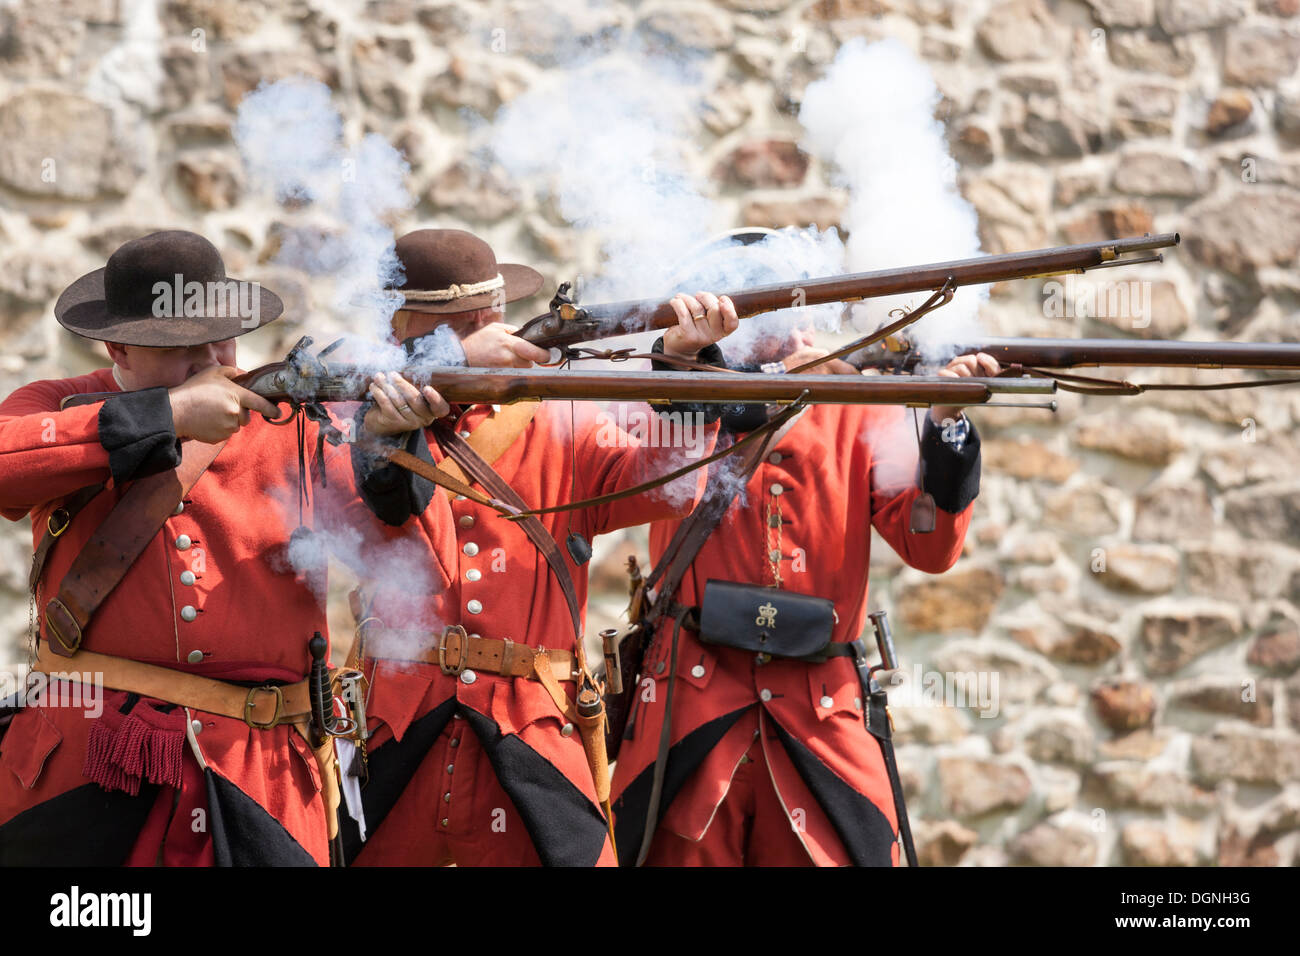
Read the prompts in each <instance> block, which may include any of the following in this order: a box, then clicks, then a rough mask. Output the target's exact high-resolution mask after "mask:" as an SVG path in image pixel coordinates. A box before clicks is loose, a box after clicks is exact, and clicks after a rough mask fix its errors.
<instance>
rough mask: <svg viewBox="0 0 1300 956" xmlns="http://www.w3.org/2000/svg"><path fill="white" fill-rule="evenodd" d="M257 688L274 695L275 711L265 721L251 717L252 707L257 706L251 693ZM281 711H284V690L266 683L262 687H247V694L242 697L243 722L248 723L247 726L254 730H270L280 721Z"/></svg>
mask: <svg viewBox="0 0 1300 956" xmlns="http://www.w3.org/2000/svg"><path fill="white" fill-rule="evenodd" d="M259 690H265V691H269V692H271V693H272V694H274V695H275V713H274V714H272V715H271V719H270V720H268V721H267V722H266V723H262V722H261V721H260V720H254V719H253V708H254V707H256V706H257V704H256V703H255V702H254V700H253V695H254V694H256V693H257V692H258V691H259ZM282 713H284V691H282V690H280V688H279V687H276V686H275V685H274V684H267V685H265V686H264V687H250V688H248V696H247V697H245V698H244V723H246V724H248V726H250V727H252V728H253V729H254V730H270V729H271V728H272V727H274V726H275V725H276V724H277V723H279V722H280V715H281V714H282Z"/></svg>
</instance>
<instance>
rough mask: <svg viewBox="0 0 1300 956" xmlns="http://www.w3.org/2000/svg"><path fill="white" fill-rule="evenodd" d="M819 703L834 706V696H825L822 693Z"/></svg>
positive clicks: (824, 705)
mask: <svg viewBox="0 0 1300 956" xmlns="http://www.w3.org/2000/svg"><path fill="white" fill-rule="evenodd" d="M820 703H821V705H822V706H823V707H834V706H835V700H834V698H832V697H827V696H826V695H824V694H823V695H822V699H821V701H820Z"/></svg>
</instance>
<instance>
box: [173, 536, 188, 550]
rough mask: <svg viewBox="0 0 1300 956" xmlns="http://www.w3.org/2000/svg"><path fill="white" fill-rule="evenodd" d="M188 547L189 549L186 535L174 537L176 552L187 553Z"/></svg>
mask: <svg viewBox="0 0 1300 956" xmlns="http://www.w3.org/2000/svg"><path fill="white" fill-rule="evenodd" d="M189 547H190V536H189V535H188V534H181V535H177V536H176V550H177V551H188V550H189Z"/></svg>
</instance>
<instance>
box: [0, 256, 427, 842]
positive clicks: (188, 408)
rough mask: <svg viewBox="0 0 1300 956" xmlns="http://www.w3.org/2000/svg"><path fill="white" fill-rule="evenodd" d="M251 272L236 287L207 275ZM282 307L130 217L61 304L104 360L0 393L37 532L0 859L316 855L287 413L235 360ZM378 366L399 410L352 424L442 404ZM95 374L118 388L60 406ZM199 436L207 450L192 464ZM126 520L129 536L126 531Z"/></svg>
mask: <svg viewBox="0 0 1300 956" xmlns="http://www.w3.org/2000/svg"><path fill="white" fill-rule="evenodd" d="M228 284H229V285H228ZM247 287H251V289H252V295H251V297H249V296H245V299H244V301H243V303H242V307H240V308H233V307H231V306H230V301H231V300H230V299H229V298H224V299H222V300H220V301H219V302H214V299H213V298H212V296H213V293H214V289H220V290H221V291H222V295H225V294H226V293H229V292H232V291H233V292H234V295H235V296H236V297H237V296H238V295H239V294H240V293H241V292H244V291H246V288H247ZM195 288H197V290H198V292H197V295H198V298H197V299H193V298H192V294H193V293H194V290H195ZM236 290H237V291H236ZM160 296H165V297H173V296H174V304H170V303H168V302H164V301H163V299H162V298H160ZM182 298H184V299H186V300H191V301H192V307H186V305H185V304H184V303H182V301H181V299H182ZM236 301H238V299H236ZM281 309H282V306H281V303H280V300H279V299H278V298H277V297H276V296H275V295H274V294H273V293H272V292H270V291H268V290H266V289H261V288H259V287H257V286H256V284H252V283H236V280H233V279H229V278H227V277H226V275H225V268H224V265H223V263H222V261H221V257H220V255H219V253H218V252H217V250H216V249H215V248H214V247H213V246H212V245H211V243H209V242H208V241H207V240H205V239H203V238H202V237H200V236H197V235H194V234H193V233H187V232H162V233H155V234H153V235H150V236H146V237H144V238H142V239H137V240H133V241H131V242H128V243H126V244H125V245H123V246H122V247H121V248H120V249H118V250H117V251H116V252H114V254H113V255H112V256H111V257H110V258H109V260H108V264H107V267H106V268H104V269H100V270H97V271H96V272H93V273H91V274H89V275H87V276H84V277H82V278H81V279H79V280H78V281H77V282H76V283H74V284H73V285H72V286H71V287H69V288H68V289H67V290H66V291H65V292H64V294H63V295H62V296H61V297H60V299H59V303H58V305H57V306H56V310H55V314H56V316H57V317H58V320H59V322H60V323H61V324H62V325H63V326H64V327H65V328H68V329H69V330H71V331H73V332H75V333H76V334H78V335H82V336H84V337H87V338H90V339H95V340H101V341H104V342H105V343H106V344H107V348H108V352H109V355H110V357H111V358H112V359H113V361H114V363H115V364H114V366H113V367H112V368H111V369H101V370H99V371H95V372H92V373H90V374H89V375H83V376H80V377H77V378H71V379H64V380H60V381H43V382H35V383H32V384H30V385H27V386H24V387H23V388H20V389H19V390H18V391H16V392H15V393H14V394H12V395H11V396H9V397H8V398H7V399H6V400H5V401H4V402H3V404H0V513H3V514H4V516H5V517H7V518H9V519H10V520H13V521H17V520H20V519H21V518H23V517H24V516H27V515H30V516H31V518H32V527H33V536H34V541H35V543H36V544H37V546H38V547H40V546H42V544H45V545H49V547H48V550H45V551H42V554H43V567H42V568H40V570H39V578H38V579H37V581H36V583H35V586H36V588H37V589H38V590H37V599H36V606H37V608H38V609H39V613H40V618H41V624H40V633H39V640H38V649H37V660H36V665H35V667H34V669H33V673H32V675H31V677H30V678H29V679H28V682H27V684H26V686H25V688H24V691H23V693H21V694H20V695H18V699H17V701H13V700H11V701H8V702H7V703H8V706H7V707H5V708H4V709H3V710H4V712H3V715H2V716H0V734H3V738H2V739H0V865H31V864H47V865H48V864H57V865H61V866H68V865H120V864H123V863H128V864H136V865H153V864H155V863H162V864H168V865H212V864H217V865H231V864H260V865H267V864H313V863H315V864H326V863H328V862H329V851H328V846H327V825H326V812H325V808H324V805H323V803H322V799H321V795H320V791H321V789H322V785H323V782H324V781H323V780H322V771H321V767H320V766H319V765H318V760H317V757H316V755H315V754H314V752H313V748H312V745H311V744H309V742H308V740H307V739H306V737H305V736H304V733H303V732H302V721H303V718H304V711H303V707H304V701H305V700H306V696H305V695H304V694H303V693H302V692H301V691H302V687H303V679H304V676H305V675H306V674H307V672H308V667H309V663H310V659H309V655H308V648H307V644H308V640H309V639H310V638H311V637H312V635H313V632H316V631H319V632H321V633H322V634H324V633H326V631H327V628H326V623H325V609H324V604H323V595H322V594H320V593H316V592H314V591H313V589H312V587H310V586H309V581H307V580H306V579H305V578H304V575H303V574H300V573H297V572H296V571H295V569H294V568H293V567H292V566H291V564H290V560H289V556H288V554H287V551H286V543H287V541H288V539H289V537H290V533H291V531H293V529H294V528H295V526H297V525H298V524H299V522H300V516H299V512H298V508H299V503H298V500H297V496H296V492H295V489H296V488H297V481H298V475H297V473H296V472H297V468H298V447H297V443H296V439H295V431H296V429H295V428H293V427H288V428H286V427H277V426H275V425H272V424H269V423H268V421H267V420H266V419H265V418H264V417H263V416H271V417H277V416H278V415H279V410H278V409H277V408H276V406H275V405H273V404H271V403H269V402H267V401H266V400H265V399H262V398H260V397H259V396H257V395H255V394H253V393H252V392H249V391H247V390H245V389H243V388H240V387H239V386H238V385H236V384H234V383H233V382H232V381H231V378H232V377H233V376H234V375H235V374H237V371H238V370H237V369H236V368H235V363H236V358H235V342H234V338H235V337H236V336H238V335H241V334H243V333H244V332H247V331H249V330H251V329H253V328H257V327H259V326H260V325H264V324H266V323H267V322H270V321H272V320H273V319H275V318H276V317H278V316H279V314H280V312H281ZM383 387H385V388H393V389H394V390H399V389H400V391H395V393H399V394H401V395H403V396H404V397H405V398H406V400H407V401H408V403H409V404H410V405H411V406H413V410H412V413H411V414H408V415H407V416H405V417H399V416H394V418H393V419H392V420H387V419H385V418H384V416H383V414H382V413H381V412H378V411H376V412H374V413H373V414H372V415H371V416H370V417H369V418H367V419H366V421H365V423H364V424H365V426H366V427H367V428H369V429H371V430H372V431H373V432H374V433H376V434H391V433H396V432H400V431H404V430H406V429H409V428H410V427H411V424H410V422H411V421H420V422H428V421H432V420H433V418H434V417H435V416H436V415H440V414H443V413H444V412H445V411H446V403H445V402H443V401H442V400H441V398H440V397H439V396H438V395H437V393H436V392H434V391H433V390H431V389H429V390H426V391H424V392H423V393H419V392H416V390H415V389H413V388H412V387H411V386H409V385H408V384H407V383H405V382H401V383H397V382H393V383H385V385H384V386H383ZM106 391H107V392H117V393H120V395H117V396H115V397H111V398H108V399H106V400H103V401H100V402H95V403H93V404H85V405H79V406H74V407H70V408H67V409H63V408H61V402H62V400H63V399H65V398H67V397H69V396H72V395H77V394H80V393H87V392H106ZM254 411H255V412H258V413H260V414H258V415H257V416H253V417H250V412H254ZM308 432H309V433H308V439H309V442H310V444H311V445H312V446H313V447H314V445H315V425H309V428H308ZM330 451H332V454H330V453H329V452H327V460H326V461H325V462H324V463H323V466H324V467H325V468H326V469H327V470H328V472H329V479H328V480H329V483H330V484H331V486H332V488H333V491H334V495H335V498H336V499H339V500H343V501H344V504H345V508H346V514H344V515H342V516H340V517H341V518H344V519H346V520H356V521H360V522H363V523H364V522H366V520H367V518H368V519H369V523H370V524H371V525H372V527H371V528H369V529H368V530H367V534H369V535H371V536H372V539H373V540H374V541H376V542H382V541H383V540H385V539H387V538H391V537H393V536H394V533H393V532H392V530H391V529H388V530H380V529H381V528H386V526H383V525H381V523H380V522H378V521H376V520H374V516H373V515H370V514H369V512H368V511H366V509H365V508H364V507H362V506H361V505H360V502H359V501H357V500H356V492H355V490H353V491H350V492H343V491H342V490H343V489H345V488H350V489H355V482H354V477H353V472H352V468H351V466H350V464H349V461H348V454H347V452H346V451H339V450H333V449H331V450H330ZM214 452H219V453H216V454H215V457H213V453H214ZM195 455H197V456H199V458H200V460H203V461H204V463H205V464H206V470H202V471H201V473H200V474H199V476H198V477H197V480H194V481H192V483H191V482H190V480H189V479H188V478H186V477H184V476H186V475H188V474H190V473H189V472H187V469H188V468H190V467H191V466H192V464H193V462H194V461H195V458H194V456H195ZM178 466H179V467H178ZM190 477H191V478H192V475H191V476H190ZM187 484H188V485H189V487H188V488H187V489H186V485H187ZM145 488H153V489H154V490H153V491H151V492H150V495H151V496H152V495H155V494H156V495H158V496H159V497H158V498H157V500H158V501H163V502H164V503H163V507H164V508H165V510H164V511H163V513H162V516H161V517H157V520H156V521H155V522H153V523H150V522H149V521H148V520H146V518H147V515H148V513H149V512H148V509H149V508H150V507H155V508H156V505H154V504H149V505H148V507H146V504H147V503H146V504H142V503H141V502H140V499H139V498H135V497H133V495H134V494H135V493H136V492H137V490H138V489H145ZM83 489H86V490H85V491H84V492H83ZM182 489H185V490H184V493H183V497H181V494H182ZM168 493H171V494H173V495H174V496H175V502H174V505H173V503H172V502H171V500H170V499H167V500H165V501H164V497H165V495H166V494H168ZM349 499H350V501H349ZM352 502H355V507H353V506H352ZM315 503H316V499H315V498H310V499H309V500H308V501H306V502H305V503H304V506H303V507H304V511H303V514H302V516H301V522H302V523H303V524H304V525H307V526H310V525H312V524H313V522H314V517H319V516H314V515H313V505H314V504H315ZM372 507H373V505H372ZM122 515H129V516H130V520H126V521H125V522H124V523H122V524H119V525H116V526H115V525H113V524H112V522H114V521H115V520H116V519H117V518H118V517H119V516H122ZM444 518H445V515H444ZM429 521H430V522H431V523H432V522H433V521H434V518H433V516H432V515H431V516H430V518H429ZM110 529H113V530H110ZM101 536H102V537H103V538H104V539H105V541H104V542H103V547H102V548H100V550H99V551H96V550H95V549H96V548H99V547H100V544H101V542H100V541H99V539H100V538H101ZM133 539H135V543H136V545H137V546H138V547H137V550H138V551H139V554H138V557H134V558H132V557H131V555H130V554H129V553H126V554H123V553H122V552H127V551H129V549H130V547H131V544H130V542H131V540H133ZM83 552H84V553H85V554H86V555H89V556H91V558H92V560H87V559H86V558H83V557H82V555H83ZM70 571H71V572H72V573H70ZM47 602H48V607H49V608H50V610H49V611H48V612H47V611H46V608H47ZM56 602H57V603H56ZM49 674H55V675H57V674H64V675H68V676H75V677H76V678H78V679H75V680H61V679H57V678H55V677H47V676H46V675H49ZM0 703H5V702H0ZM15 704H17V705H18V706H17V708H16V709H15ZM228 705H230V706H228Z"/></svg>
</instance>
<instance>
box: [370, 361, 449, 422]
mask: <svg viewBox="0 0 1300 956" xmlns="http://www.w3.org/2000/svg"><path fill="white" fill-rule="evenodd" d="M370 397H371V398H372V399H374V402H375V407H374V408H372V409H370V411H368V412H366V417H365V418H364V419H363V421H362V426H363V427H364V428H365V430H366V431H367V432H369V433H370V434H371V435H400V434H402V433H403V432H410V431H415V430H416V429H417V428H427V427H428V426H429V425H432V424H433V422H434V420H435V419H438V418H442V416H443V415H446V414H447V412H449V411H451V407H450V406H449V405H448V404H447V402H446V401H445V400H444V399H443V397H442V396H441V395H439V394H438V393H437V391H436V390H435V389H433V388H431V387H430V386H428V385H426V386H424V388H416V387H415V386H414V385H412V384H411V383H410V382H408V381H407V380H406V379H404V378H402V376H400V375H398V374H397V373H396V372H378V373H376V375H375V377H374V378H373V379H372V380H371V382H370Z"/></svg>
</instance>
